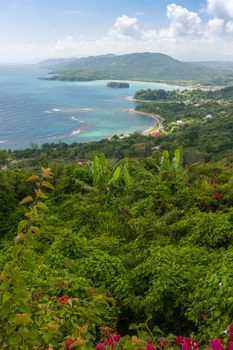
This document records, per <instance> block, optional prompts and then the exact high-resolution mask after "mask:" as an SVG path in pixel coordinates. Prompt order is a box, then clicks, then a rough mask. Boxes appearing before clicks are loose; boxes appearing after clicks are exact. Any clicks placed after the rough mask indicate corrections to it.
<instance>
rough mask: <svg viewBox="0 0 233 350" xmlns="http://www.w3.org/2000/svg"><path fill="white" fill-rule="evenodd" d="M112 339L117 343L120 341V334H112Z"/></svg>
mask: <svg viewBox="0 0 233 350" xmlns="http://www.w3.org/2000/svg"><path fill="white" fill-rule="evenodd" d="M112 337H113V340H114V341H115V342H116V343H118V342H119V341H120V340H121V336H120V334H113V335H112Z"/></svg>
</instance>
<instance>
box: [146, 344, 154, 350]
mask: <svg viewBox="0 0 233 350" xmlns="http://www.w3.org/2000/svg"><path fill="white" fill-rule="evenodd" d="M146 349H147V350H156V348H155V347H154V346H153V344H152V343H148V344H146Z"/></svg>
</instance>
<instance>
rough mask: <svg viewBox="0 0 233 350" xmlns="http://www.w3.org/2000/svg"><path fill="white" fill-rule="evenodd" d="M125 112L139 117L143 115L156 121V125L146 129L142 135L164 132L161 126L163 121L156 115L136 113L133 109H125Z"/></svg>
mask: <svg viewBox="0 0 233 350" xmlns="http://www.w3.org/2000/svg"><path fill="white" fill-rule="evenodd" d="M125 112H129V113H136V114H139V115H143V116H145V117H148V118H151V119H154V120H155V121H156V124H155V125H153V126H151V127H149V128H147V129H146V130H144V131H142V135H145V136H147V135H150V134H151V133H153V132H155V131H164V126H163V121H164V119H163V118H162V117H161V116H160V115H158V114H152V113H147V112H140V111H136V110H135V109H134V108H127V109H126V110H125Z"/></svg>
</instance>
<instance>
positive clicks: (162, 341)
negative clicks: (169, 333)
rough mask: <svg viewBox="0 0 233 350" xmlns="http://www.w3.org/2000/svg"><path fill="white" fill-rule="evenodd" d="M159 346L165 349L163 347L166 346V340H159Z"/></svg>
mask: <svg viewBox="0 0 233 350" xmlns="http://www.w3.org/2000/svg"><path fill="white" fill-rule="evenodd" d="M160 345H161V346H162V347H163V348H165V346H167V342H166V340H161V342H160Z"/></svg>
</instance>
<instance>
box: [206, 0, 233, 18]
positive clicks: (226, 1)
mask: <svg viewBox="0 0 233 350" xmlns="http://www.w3.org/2000/svg"><path fill="white" fill-rule="evenodd" d="M207 12H208V13H209V14H210V15H213V16H215V17H218V18H223V19H230V18H233V1H232V0H207Z"/></svg>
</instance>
